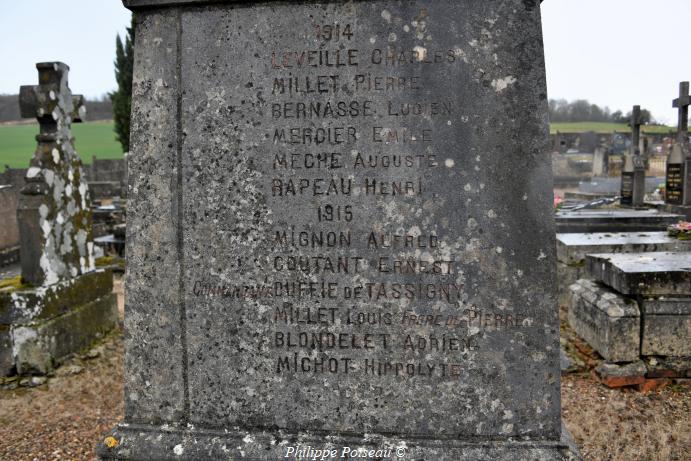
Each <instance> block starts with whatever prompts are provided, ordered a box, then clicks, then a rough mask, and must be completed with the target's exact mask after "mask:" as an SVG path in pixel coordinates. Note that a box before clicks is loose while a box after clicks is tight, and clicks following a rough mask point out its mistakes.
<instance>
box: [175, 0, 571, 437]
mask: <svg viewBox="0 0 691 461" xmlns="http://www.w3.org/2000/svg"><path fill="white" fill-rule="evenodd" d="M519 3H520V2H519ZM519 3H515V4H514V2H509V3H507V4H506V5H504V6H494V7H493V8H496V10H492V11H491V12H492V15H491V17H490V18H489V19H488V18H486V16H487V14H486V13H487V12H486V11H485V10H486V9H487V8H488V7H487V6H486V5H485V6H480V5H479V2H478V5H477V6H469V7H467V8H465V9H463V10H462V11H459V9H458V5H457V2H451V1H419V2H415V1H403V2H347V3H343V2H334V3H328V4H323V5H316V4H311V5H308V6H305V5H300V6H293V5H287V4H265V5H263V4H254V5H253V6H252V8H251V9H250V8H248V7H245V6H242V5H239V6H232V7H231V6H223V7H213V8H210V9H208V10H207V11H195V12H194V14H191V13H190V14H187V13H184V12H183V15H182V47H183V48H182V49H183V57H182V74H181V83H182V87H183V89H184V91H183V95H182V114H183V121H182V129H183V141H184V144H183V172H182V175H183V190H182V192H181V193H182V194H183V204H184V205H183V207H184V213H185V214H184V223H185V228H184V242H183V248H184V250H183V251H184V254H185V258H184V268H183V270H184V271H185V274H186V275H185V288H184V289H185V303H186V310H187V322H188V324H187V338H188V346H187V349H188V379H189V395H190V401H191V408H192V422H193V423H194V424H200V425H207V426H214V425H217V424H221V423H222V424H225V425H238V426H253V427H266V428H268V427H278V428H281V429H285V430H329V431H333V432H339V431H340V432H352V433H367V432H382V433H390V432H399V433H406V434H410V435H417V436H428V435H434V436H442V437H456V436H458V435H459V434H460V435H472V436H478V437H490V436H493V435H496V434H500V435H505V436H513V435H519V434H526V435H528V434H531V435H542V434H551V433H554V432H555V431H557V430H558V425H559V419H558V414H559V408H558V403H556V402H557V395H556V392H558V387H557V386H554V383H555V381H556V380H558V369H557V368H556V367H555V364H556V357H557V354H558V343H557V342H556V338H557V336H556V335H557V321H556V308H555V305H554V303H553V301H554V298H553V292H552V286H553V282H554V280H553V274H552V269H553V266H552V263H553V260H554V255H553V252H554V250H553V248H554V241H553V235H552V233H553V229H552V227H551V226H552V224H551V219H552V216H551V207H550V196H549V189H550V186H551V185H550V179H549V163H548V158H547V157H545V156H544V155H542V154H541V153H540V151H539V150H538V149H536V148H535V147H534V146H535V144H534V142H533V141H530V142H526V143H525V144H523V143H522V136H523V135H524V134H525V135H528V136H532V137H533V138H539V137H540V136H542V135H543V134H544V133H543V129H544V119H543V118H542V116H541V114H543V113H544V106H543V103H544V82H543V81H542V77H539V76H540V75H541V73H540V69H541V66H542V63H541V62H539V61H537V56H539V54H540V49H539V46H541V45H540V44H539V43H533V42H530V41H529V40H528V38H529V36H530V32H529V31H527V32H523V31H522V29H521V28H525V27H526V25H525V23H526V22H528V23H530V21H535V14H533V12H531V11H528V10H527V8H523V7H521V8H520V9H516V8H515V6H516V4H519ZM468 4H469V5H472V4H473V2H468ZM520 4H521V5H522V3H520ZM481 13H482V14H481ZM517 37H518V40H517ZM521 37H524V38H525V41H523V42H522V41H521V40H520V39H521ZM200 43H203V46H200ZM518 56H520V59H519V58H518ZM531 59H534V60H536V62H531V61H530V60H531ZM536 88H537V90H536ZM517 101H518V102H520V104H518V103H517ZM538 415H540V416H538Z"/></svg>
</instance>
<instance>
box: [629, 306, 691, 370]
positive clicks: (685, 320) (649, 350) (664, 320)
mask: <svg viewBox="0 0 691 461" xmlns="http://www.w3.org/2000/svg"><path fill="white" fill-rule="evenodd" d="M641 311H642V313H643V324H642V327H641V328H642V335H641V353H642V354H643V355H659V356H671V357H685V356H691V297H687V298H657V299H644V300H643V301H642V302H641Z"/></svg>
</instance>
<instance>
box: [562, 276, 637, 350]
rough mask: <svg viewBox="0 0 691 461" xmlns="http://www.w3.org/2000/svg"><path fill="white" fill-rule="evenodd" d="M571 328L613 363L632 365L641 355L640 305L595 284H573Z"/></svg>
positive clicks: (585, 280) (584, 281)
mask: <svg viewBox="0 0 691 461" xmlns="http://www.w3.org/2000/svg"><path fill="white" fill-rule="evenodd" d="M571 293H572V295H571V296H572V297H571V305H570V307H569V325H571V328H573V329H574V331H576V333H578V336H580V337H581V338H583V339H584V340H585V341H587V342H588V344H590V346H591V347H592V348H593V349H595V350H596V351H598V352H599V353H600V355H602V356H603V357H604V358H605V359H606V360H609V361H611V362H631V361H634V360H638V358H639V355H640V336H641V319H640V311H639V308H638V304H636V302H635V301H631V300H629V299H627V298H625V297H623V296H621V295H620V294H618V293H615V292H614V291H612V290H610V289H608V288H606V287H604V286H602V285H600V284H598V283H597V282H594V281H592V280H587V279H581V280H579V281H578V282H576V283H574V284H573V285H571Z"/></svg>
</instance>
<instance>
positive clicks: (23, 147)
mask: <svg viewBox="0 0 691 461" xmlns="http://www.w3.org/2000/svg"><path fill="white" fill-rule="evenodd" d="M674 130H675V129H674V128H671V127H667V126H645V127H643V132H644V133H668V132H669V131H674ZM72 131H73V133H74V137H75V139H76V147H77V152H78V153H79V155H80V156H81V158H82V160H83V161H84V163H86V164H89V163H91V157H92V156H93V155H95V156H96V157H98V158H104V159H105V158H122V149H121V147H120V144H119V143H118V142H117V141H116V140H115V133H114V132H113V122H89V123H75V124H74V125H72ZM550 131H551V132H552V133H556V132H557V131H560V132H562V133H581V132H585V131H595V132H597V133H612V132H614V131H618V132H620V133H626V132H629V131H630V130H629V127H627V126H626V125H623V124H621V125H620V124H616V123H596V122H581V123H553V124H552V125H551V127H550ZM37 133H38V125H36V124H31V125H4V126H0V171H4V170H5V165H9V166H10V167H12V168H26V167H28V165H29V160H30V159H31V157H32V156H33V154H34V150H35V148H36V141H35V139H34V137H35V135H36V134H37Z"/></svg>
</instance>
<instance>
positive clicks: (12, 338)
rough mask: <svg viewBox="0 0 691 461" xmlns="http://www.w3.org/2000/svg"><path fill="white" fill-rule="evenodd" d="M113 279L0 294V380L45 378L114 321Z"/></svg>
mask: <svg viewBox="0 0 691 461" xmlns="http://www.w3.org/2000/svg"><path fill="white" fill-rule="evenodd" d="M112 291H113V274H112V272H111V271H110V270H98V271H94V272H90V273H87V274H84V275H80V276H78V277H75V278H73V279H70V280H67V281H64V282H59V283H56V284H54V285H49V286H45V287H23V286H19V287H16V288H10V289H5V290H0V375H2V376H4V375H11V374H15V373H16V374H20V375H27V374H32V375H35V374H46V373H49V372H50V371H52V370H53V368H54V367H55V365H56V364H58V363H60V361H61V360H62V359H64V358H65V357H66V356H68V355H70V354H72V353H75V352H78V351H80V350H82V349H84V348H86V347H89V345H91V344H92V343H93V342H94V341H95V340H97V339H99V338H102V337H103V336H104V335H105V334H106V333H108V332H109V331H110V330H112V329H113V328H114V327H115V326H116V325H117V322H118V310H117V302H116V299H115V295H114V294H113V293H112Z"/></svg>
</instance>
